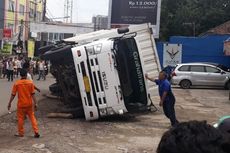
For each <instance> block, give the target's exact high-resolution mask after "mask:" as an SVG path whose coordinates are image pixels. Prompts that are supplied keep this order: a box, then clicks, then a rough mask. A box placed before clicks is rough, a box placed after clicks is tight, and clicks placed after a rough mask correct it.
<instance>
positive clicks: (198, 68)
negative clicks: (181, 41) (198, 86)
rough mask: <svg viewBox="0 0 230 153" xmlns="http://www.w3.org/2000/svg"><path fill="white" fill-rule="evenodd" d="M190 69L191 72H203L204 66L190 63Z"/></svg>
mask: <svg viewBox="0 0 230 153" xmlns="http://www.w3.org/2000/svg"><path fill="white" fill-rule="evenodd" d="M190 71H192V72H205V69H204V66H199V65H191V68H190Z"/></svg>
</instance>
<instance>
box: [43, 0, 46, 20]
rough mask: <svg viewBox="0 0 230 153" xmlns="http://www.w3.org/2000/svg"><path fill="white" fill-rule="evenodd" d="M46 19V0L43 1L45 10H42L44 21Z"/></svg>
mask: <svg viewBox="0 0 230 153" xmlns="http://www.w3.org/2000/svg"><path fill="white" fill-rule="evenodd" d="M45 20H46V0H44V1H43V12H42V21H43V22H45Z"/></svg>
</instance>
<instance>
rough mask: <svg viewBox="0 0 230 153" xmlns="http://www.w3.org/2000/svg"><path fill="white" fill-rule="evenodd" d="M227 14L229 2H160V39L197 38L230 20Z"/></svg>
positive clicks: (163, 0)
mask: <svg viewBox="0 0 230 153" xmlns="http://www.w3.org/2000/svg"><path fill="white" fill-rule="evenodd" d="M229 12H230V1H229V0H162V7H161V31H160V39H161V40H167V39H168V38H169V37H170V36H175V35H183V36H193V35H194V34H195V35H196V36H197V35H199V34H201V33H203V32H205V31H207V30H209V29H211V28H214V27H215V26H218V25H220V24H222V23H224V22H226V21H228V20H230V13H229ZM194 28H195V29H194ZM194 31H195V33H194Z"/></svg>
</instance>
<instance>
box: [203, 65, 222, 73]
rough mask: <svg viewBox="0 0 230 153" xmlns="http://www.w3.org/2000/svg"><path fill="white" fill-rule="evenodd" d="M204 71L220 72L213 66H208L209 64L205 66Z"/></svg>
mask: <svg viewBox="0 0 230 153" xmlns="http://www.w3.org/2000/svg"><path fill="white" fill-rule="evenodd" d="M206 71H207V72H208V73H220V70H218V69H216V68H214V67H210V66H206Z"/></svg>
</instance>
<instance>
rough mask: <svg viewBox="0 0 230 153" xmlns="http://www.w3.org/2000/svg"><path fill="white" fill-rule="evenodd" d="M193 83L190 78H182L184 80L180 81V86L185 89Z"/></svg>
mask: <svg viewBox="0 0 230 153" xmlns="http://www.w3.org/2000/svg"><path fill="white" fill-rule="evenodd" d="M191 85H192V83H191V81H189V80H182V81H181V82H180V86H181V88H183V89H189V88H190V87H191Z"/></svg>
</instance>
